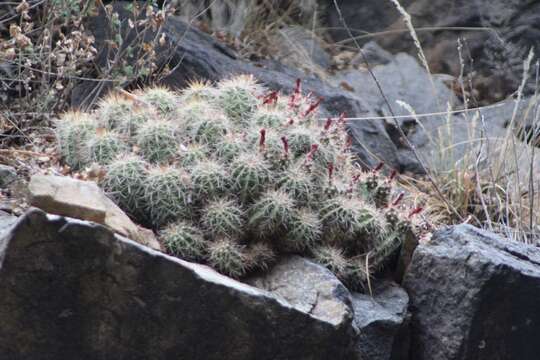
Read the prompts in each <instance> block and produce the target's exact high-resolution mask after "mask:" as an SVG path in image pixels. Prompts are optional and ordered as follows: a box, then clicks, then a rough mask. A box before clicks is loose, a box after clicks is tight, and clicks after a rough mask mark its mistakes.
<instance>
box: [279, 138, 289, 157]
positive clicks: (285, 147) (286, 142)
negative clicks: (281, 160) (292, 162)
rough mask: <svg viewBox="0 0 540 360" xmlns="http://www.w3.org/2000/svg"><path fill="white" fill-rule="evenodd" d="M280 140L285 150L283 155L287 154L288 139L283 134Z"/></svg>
mask: <svg viewBox="0 0 540 360" xmlns="http://www.w3.org/2000/svg"><path fill="white" fill-rule="evenodd" d="M281 142H282V143H283V150H284V151H285V156H287V155H289V141H288V140H287V138H286V137H285V136H282V137H281Z"/></svg>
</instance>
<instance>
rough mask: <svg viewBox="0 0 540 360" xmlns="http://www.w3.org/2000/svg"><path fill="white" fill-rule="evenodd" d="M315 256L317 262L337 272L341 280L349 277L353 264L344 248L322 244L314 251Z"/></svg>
mask: <svg viewBox="0 0 540 360" xmlns="http://www.w3.org/2000/svg"><path fill="white" fill-rule="evenodd" d="M313 258H314V260H315V261H316V262H318V263H319V264H321V265H322V266H324V267H325V268H327V269H328V270H330V271H331V272H333V273H334V274H336V275H337V277H338V278H340V279H341V280H346V279H347V278H348V276H349V271H350V268H351V265H350V263H349V260H348V259H347V258H346V257H345V255H344V253H343V250H342V249H340V248H338V247H335V246H330V245H322V246H319V247H317V248H316V249H315V250H314V251H313Z"/></svg>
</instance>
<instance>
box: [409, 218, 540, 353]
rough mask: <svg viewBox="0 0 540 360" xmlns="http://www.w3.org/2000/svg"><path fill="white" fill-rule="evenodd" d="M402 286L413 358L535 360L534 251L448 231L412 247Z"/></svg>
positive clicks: (465, 229) (539, 259) (537, 293)
mask: <svg viewBox="0 0 540 360" xmlns="http://www.w3.org/2000/svg"><path fill="white" fill-rule="evenodd" d="M403 286H404V288H405V289H406V290H407V292H408V294H409V298H410V307H409V310H410V311H411V313H412V332H411V334H412V337H411V350H412V351H411V358H412V359H418V360H428V359H434V360H435V359H436V360H447V359H456V360H457V359H459V360H473V359H474V360H487V359H490V360H494V359H520V360H528V359H531V360H532V359H537V358H538V354H539V353H540V343H539V342H538V341H537V338H538V334H539V333H540V308H539V307H538V299H539V298H540V248H538V247H533V246H530V245H526V244H523V243H516V242H511V241H509V240H506V239H502V238H500V237H498V236H495V235H493V234H491V233H489V232H487V231H483V230H480V229H477V228H475V227H473V226H470V225H459V226H453V227H448V228H446V229H444V230H440V231H438V232H436V233H435V234H434V236H433V238H432V240H431V241H430V242H428V243H425V244H421V245H419V246H418V248H417V249H416V251H415V253H414V255H413V259H412V262H411V264H410V265H409V268H408V270H407V273H406V275H405V279H404V282H403Z"/></svg>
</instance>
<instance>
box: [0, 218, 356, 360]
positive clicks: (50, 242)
mask: <svg viewBox="0 0 540 360" xmlns="http://www.w3.org/2000/svg"><path fill="white" fill-rule="evenodd" d="M352 349H353V337H352V336H351V328H348V329H347V328H343V327H340V326H339V325H336V324H334V323H331V322H328V321H325V320H324V319H322V318H321V317H317V318H316V317H314V316H312V315H311V314H309V313H307V312H305V311H304V309H300V308H298V307H296V306H294V305H292V304H290V303H288V302H286V301H284V300H281V299H279V298H277V297H275V296H273V295H272V294H270V293H268V292H266V291H263V290H258V289H256V288H253V287H251V286H249V285H246V284H242V283H240V282H237V281H235V280H232V279H230V278H227V277H225V276H222V275H220V274H218V273H216V272H214V271H213V270H212V269H210V268H208V267H206V266H203V265H197V264H192V263H188V262H185V261H181V260H179V259H176V258H172V257H170V256H167V255H165V254H162V253H159V252H156V251H154V250H151V249H150V248H147V247H144V246H141V245H139V244H137V243H135V242H133V241H131V240H128V239H125V238H122V237H119V236H117V235H114V234H113V233H112V232H111V231H110V230H108V229H107V228H105V227H103V226H101V225H96V224H91V223H87V222H83V221H78V220H72V219H69V218H64V217H60V216H53V215H48V214H46V213H44V212H42V211H41V210H37V209H35V210H31V211H30V212H29V213H27V214H26V215H25V216H24V217H22V218H21V219H20V220H19V221H18V222H17V224H16V225H15V227H14V228H13V229H12V230H11V231H10V232H9V233H8V234H7V235H6V236H4V237H2V238H1V239H0V358H2V359H10V360H19V359H32V360H39V359H81V360H85V359H101V358H114V359H119V360H122V359H130V360H137V359H180V358H181V359H185V360H189V359H208V360H212V359H220V360H224V359H235V360H236V359H272V360H275V359H283V360H285V359H306V360H307V359H310V360H311V359H353V358H354V355H353V354H352Z"/></svg>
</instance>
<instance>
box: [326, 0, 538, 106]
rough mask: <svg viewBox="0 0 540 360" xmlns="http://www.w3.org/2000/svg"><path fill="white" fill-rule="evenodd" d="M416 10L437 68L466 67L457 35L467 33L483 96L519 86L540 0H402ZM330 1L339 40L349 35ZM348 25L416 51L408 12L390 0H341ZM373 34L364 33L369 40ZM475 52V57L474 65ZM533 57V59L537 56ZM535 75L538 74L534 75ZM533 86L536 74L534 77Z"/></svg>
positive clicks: (466, 52)
mask: <svg viewBox="0 0 540 360" xmlns="http://www.w3.org/2000/svg"><path fill="white" fill-rule="evenodd" d="M399 2H400V3H401V5H402V6H403V7H404V8H405V9H406V11H407V12H408V13H409V14H410V15H411V18H412V23H413V25H414V27H415V28H416V29H420V28H426V27H430V28H435V29H437V31H417V35H418V37H419V39H420V43H421V45H422V48H423V50H424V53H425V55H426V57H427V59H428V62H429V64H430V68H431V70H432V72H434V73H448V74H451V75H454V76H458V75H459V73H460V71H461V64H460V60H459V58H460V57H459V53H458V46H457V41H458V39H462V43H463V44H464V46H463V51H462V53H463V58H464V61H465V63H466V65H465V66H466V73H467V72H472V71H474V72H475V73H477V74H476V76H475V87H477V88H478V90H479V94H478V95H479V96H480V97H481V98H482V99H486V100H489V101H493V100H495V101H499V100H502V99H503V98H504V97H505V96H507V95H509V94H511V93H512V92H514V91H515V90H516V89H517V87H518V85H519V82H520V81H521V76H522V63H523V60H524V59H525V58H526V57H527V53H528V52H529V49H530V48H531V47H532V48H534V47H536V45H537V43H538V37H539V34H540V26H539V25H538V24H540V21H539V19H540V11H539V10H540V3H537V2H534V1H506V0H473V1H469V0H455V1H452V3H451V4H449V3H448V1H446V0H400V1H399ZM322 3H323V6H324V5H326V9H327V15H326V18H327V19H328V20H327V22H328V25H329V26H330V27H334V28H336V29H338V30H334V31H333V32H332V35H333V36H334V38H335V39H336V40H343V39H345V38H348V37H349V36H348V35H347V33H346V32H345V31H344V30H343V24H342V23H341V21H340V19H339V17H338V14H337V11H336V10H335V7H334V4H333V0H324V1H322ZM338 3H339V4H340V7H341V9H342V12H343V15H344V17H345V20H346V22H347V25H348V26H349V27H350V28H351V29H354V30H353V31H355V32H354V34H355V35H364V34H365V33H364V32H368V33H377V32H384V36H380V37H377V41H379V43H380V44H381V46H382V47H383V48H385V49H387V50H391V51H392V52H402V51H406V52H408V53H410V54H412V55H416V54H417V48H416V46H415V45H414V44H413V40H412V37H411V35H410V34H409V32H408V31H403V30H404V29H406V26H405V24H404V22H403V17H402V16H401V15H400V14H399V13H398V12H397V11H396V8H395V6H394V4H392V3H391V2H390V1H377V0H366V1H362V5H359V4H358V2H357V1H355V0H343V1H338ZM369 39H371V37H364V38H362V39H359V41H360V42H362V41H363V40H364V41H366V40H369ZM470 58H472V59H474V65H473V68H470V66H469V64H470V60H469V59H470ZM533 63H534V61H533ZM533 78H534V76H533ZM531 85H532V86H534V80H533V81H532V84H531Z"/></svg>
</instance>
